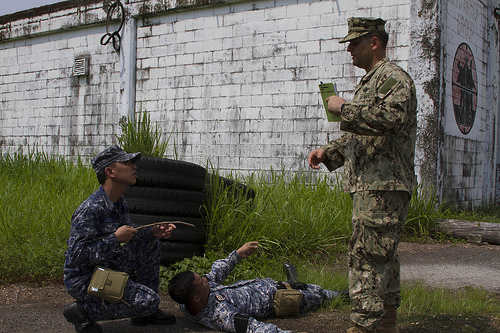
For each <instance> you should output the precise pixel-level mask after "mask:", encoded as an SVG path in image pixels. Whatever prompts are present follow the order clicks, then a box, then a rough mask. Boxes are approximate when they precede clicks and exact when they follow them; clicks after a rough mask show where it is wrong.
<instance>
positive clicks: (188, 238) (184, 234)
mask: <svg viewBox="0 0 500 333" xmlns="http://www.w3.org/2000/svg"><path fill="white" fill-rule="evenodd" d="M130 221H131V222H132V223H133V224H139V225H146V224H151V223H155V222H161V221H182V222H187V223H191V224H193V225H194V227H191V226H187V225H183V224H176V225H175V226H176V228H175V230H174V231H173V232H172V236H171V237H170V238H169V239H168V240H169V241H170V242H192V243H202V244H204V243H205V239H206V228H205V222H204V220H203V219H202V218H198V217H179V216H166V215H144V214H133V213H131V214H130Z"/></svg>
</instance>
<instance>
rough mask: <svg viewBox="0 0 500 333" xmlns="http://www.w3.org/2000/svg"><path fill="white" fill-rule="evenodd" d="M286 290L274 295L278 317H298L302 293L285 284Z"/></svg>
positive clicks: (279, 290) (277, 291)
mask: <svg viewBox="0 0 500 333" xmlns="http://www.w3.org/2000/svg"><path fill="white" fill-rule="evenodd" d="M283 284H284V285H285V286H286V289H278V290H276V294H274V301H273V308H274V313H275V314H276V316H278V317H285V316H296V315H298V314H299V308H300V302H301V301H302V293H301V292H300V291H298V290H295V289H292V288H291V287H290V284H288V283H283Z"/></svg>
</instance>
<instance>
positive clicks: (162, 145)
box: [116, 112, 177, 157]
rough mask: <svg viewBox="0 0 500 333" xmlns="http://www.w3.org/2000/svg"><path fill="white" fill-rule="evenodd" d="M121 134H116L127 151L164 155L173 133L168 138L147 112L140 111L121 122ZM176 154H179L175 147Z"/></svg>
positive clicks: (146, 154)
mask: <svg viewBox="0 0 500 333" xmlns="http://www.w3.org/2000/svg"><path fill="white" fill-rule="evenodd" d="M120 127H121V130H122V133H121V135H116V138H117V139H118V142H119V143H120V146H121V147H122V148H123V150H125V151H127V152H141V153H142V155H143V156H152V157H164V156H166V155H167V150H168V149H169V147H170V139H171V138H172V133H170V134H169V135H168V137H167V138H164V137H163V132H162V131H161V130H160V128H159V127H158V124H153V123H151V118H150V117H149V115H148V114H147V112H142V113H141V112H139V113H137V114H136V115H135V116H134V118H128V119H127V120H126V121H125V122H121V123H120ZM173 146H174V148H175V145H173ZM173 154H174V156H176V155H177V153H176V151H175V149H174V153H173Z"/></svg>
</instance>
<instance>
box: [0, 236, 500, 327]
mask: <svg viewBox="0 0 500 333" xmlns="http://www.w3.org/2000/svg"><path fill="white" fill-rule="evenodd" d="M400 256H401V262H402V276H403V277H402V279H403V280H413V279H419V278H418V277H420V279H421V280H423V281H424V282H426V283H427V282H428V284H430V285H436V284H438V285H443V286H445V287H446V288H450V289H459V288H464V287H467V286H478V284H479V285H481V283H482V282H481V281H484V283H485V285H487V287H485V289H488V290H491V291H493V293H494V295H495V296H494V297H498V298H500V284H496V282H495V283H494V284H491V283H489V282H488V281H489V280H491V279H493V280H494V279H496V278H500V246H480V245H472V244H458V245H450V244H447V245H443V244H417V243H402V244H401V248H400ZM450 263H451V264H450ZM432 265H434V266H432ZM447 265H448V266H450V265H451V266H450V267H451V269H452V270H455V271H454V272H452V273H450V272H449V271H447V270H446V269H445V270H442V271H439V272H438V273H436V274H431V275H432V276H431V278H430V277H429V274H427V275H426V274H424V273H429V272H428V271H429V267H434V269H433V271H438V270H437V269H436V267H440V266H446V267H448V266H447ZM419 269H422V272H423V273H422V274H419V273H418V272H419ZM482 269H485V270H486V271H485V272H484V273H482V272H481V270H482ZM405 270H408V271H409V273H405ZM488 270H491V272H493V275H491V273H490V271H488ZM473 273H478V274H479V275H477V276H479V277H480V278H477V277H476V275H474V274H473ZM405 274H406V275H405ZM450 274H452V275H450ZM481 274H486V275H482V278H481ZM495 274H496V275H495ZM462 275H463V276H465V279H461V276H462ZM405 276H406V278H405ZM440 277H441V280H440ZM427 280H429V281H427ZM450 280H451V281H454V280H458V281H461V282H460V283H455V284H451V285H448V284H446V283H444V282H446V281H450ZM472 280H474V281H472ZM476 280H477V281H476ZM494 281H495V280H494ZM464 283H465V285H464ZM0 300H1V301H0V332H1V333H17V332H19V333H21V332H22V333H26V332H50V333H72V332H74V329H73V326H72V325H71V324H69V323H68V322H66V320H65V319H64V317H63V316H62V312H61V308H62V307H63V306H64V305H65V304H67V303H69V302H72V301H73V300H72V298H71V297H69V296H68V295H67V294H66V292H65V290H64V287H63V285H62V284H61V285H49V286H28V285H25V284H15V285H0ZM160 308H161V309H162V310H164V311H167V312H170V313H174V314H176V315H177V323H176V324H174V325H171V326H165V327H160V326H146V327H134V326H131V325H130V324H129V321H128V320H126V319H124V320H115V321H108V322H101V323H100V324H101V325H102V327H103V329H104V332H109V333H114V332H120V333H127V332H139V333H141V332H144V333H149V332H157V331H161V332H165V333H171V332H176V333H177V332H187V333H201V332H214V331H211V330H208V329H205V328H203V327H201V326H199V325H197V324H194V323H191V322H189V321H187V320H186V319H185V318H184V317H183V316H182V314H181V313H180V311H179V309H178V308H177V306H176V305H175V303H174V302H173V301H172V300H171V299H170V298H169V297H168V295H167V294H166V293H162V302H161V305H160ZM266 321H267V322H272V323H274V324H276V325H278V326H279V327H280V328H282V329H289V330H294V331H296V332H309V333H327V332H328V333H337V332H338V333H340V332H342V333H344V332H345V331H346V329H347V328H349V327H350V320H349V315H348V313H346V312H344V311H339V310H335V309H334V310H328V311H326V310H323V311H318V312H313V313H308V314H305V315H302V316H300V317H296V318H287V319H278V318H273V319H268V320H266ZM400 332H401V333H417V332H425V333H434V332H436V333H438V332H439V333H441V332H450V333H455V332H458V333H461V332H464V333H465V332H467V333H468V332H486V333H499V332H500V314H499V315H498V316H494V317H484V318H463V317H462V316H455V317H449V316H447V315H444V314H435V315H432V316H428V317H421V318H419V320H418V321H415V322H401V323H400Z"/></svg>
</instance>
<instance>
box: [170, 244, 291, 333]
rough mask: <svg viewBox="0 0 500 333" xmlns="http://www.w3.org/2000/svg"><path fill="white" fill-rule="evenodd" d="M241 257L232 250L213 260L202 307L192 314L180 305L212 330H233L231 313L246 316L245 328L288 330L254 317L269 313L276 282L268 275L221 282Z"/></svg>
mask: <svg viewBox="0 0 500 333" xmlns="http://www.w3.org/2000/svg"><path fill="white" fill-rule="evenodd" d="M240 261H241V258H240V256H239V255H238V253H237V252H236V251H233V252H231V253H230V254H229V256H228V257H227V258H225V259H220V260H217V261H215V262H214V263H213V265H212V270H211V271H210V273H208V274H207V275H206V277H207V280H208V283H209V285H210V294H209V296H208V301H207V304H206V305H205V307H204V308H203V309H202V310H201V311H200V312H199V313H197V314H196V315H194V316H193V315H192V314H191V313H189V311H188V310H187V309H186V306H185V305H183V304H180V305H179V306H180V309H181V310H182V312H183V313H184V314H185V315H186V317H187V318H189V319H190V320H192V321H195V322H197V323H200V324H202V325H205V326H207V327H210V328H212V329H215V330H221V331H226V332H235V328H234V322H233V321H234V319H233V318H234V315H235V314H237V313H239V314H242V315H245V316H250V317H251V318H250V319H249V321H248V326H247V332H248V333H251V332H260V333H271V332H291V331H284V330H281V329H279V328H278V327H276V326H275V325H273V324H266V323H263V322H260V321H258V320H256V319H255V318H254V317H256V318H264V317H269V316H271V315H272V314H273V309H272V305H273V297H274V294H275V293H276V290H277V287H278V283H277V282H276V281H274V280H272V279H254V280H245V281H238V282H236V283H234V284H232V285H228V286H226V285H222V284H221V283H222V282H224V280H225V279H226V277H227V276H228V275H229V273H230V272H231V271H232V269H233V268H234V267H235V266H236V264H238V263H239V262H240Z"/></svg>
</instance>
